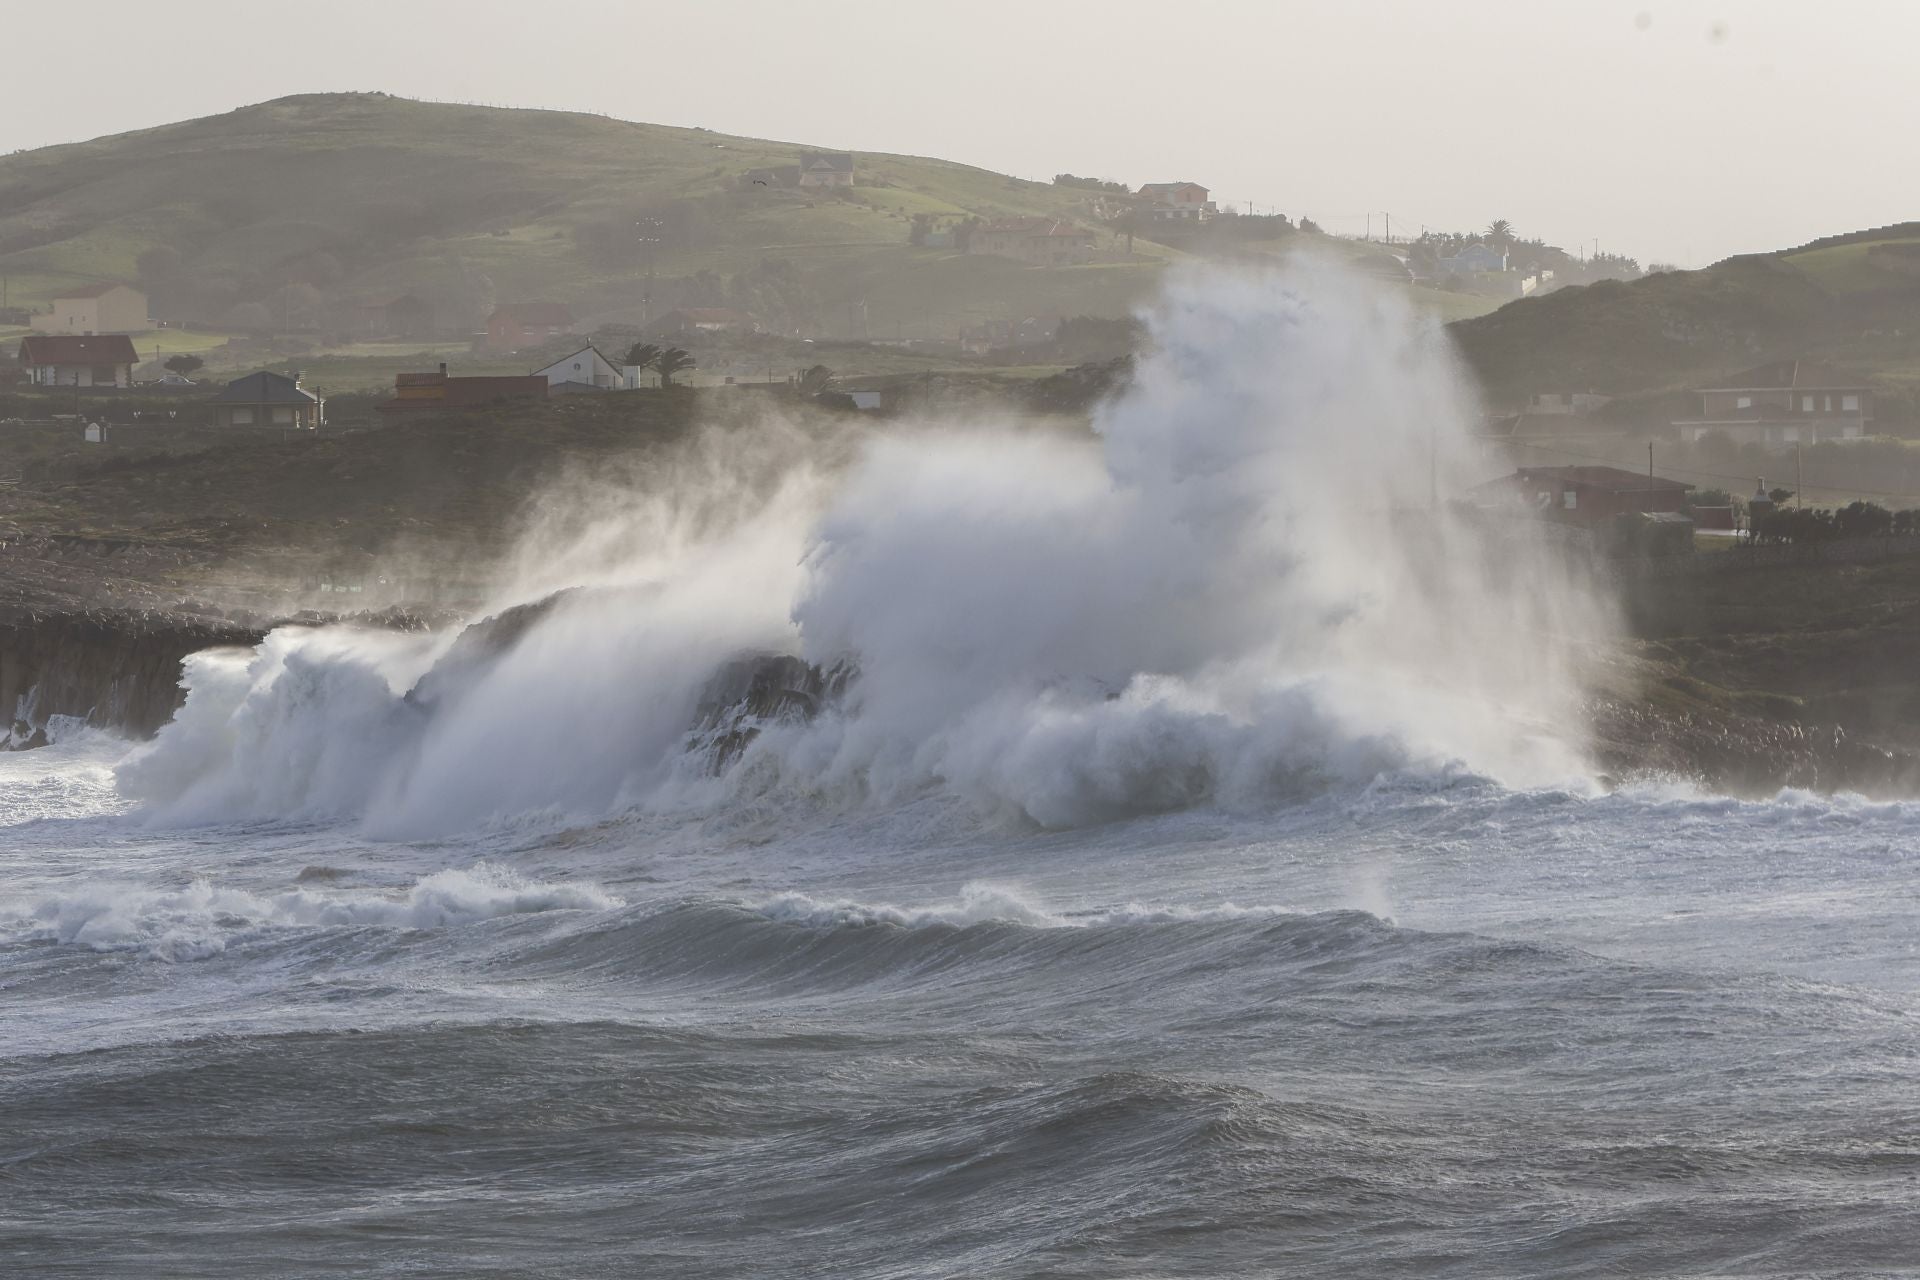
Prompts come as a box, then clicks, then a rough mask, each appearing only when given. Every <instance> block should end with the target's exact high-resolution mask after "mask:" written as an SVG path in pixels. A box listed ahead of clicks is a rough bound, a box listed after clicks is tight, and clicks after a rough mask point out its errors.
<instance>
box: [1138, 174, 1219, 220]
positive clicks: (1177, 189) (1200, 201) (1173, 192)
mask: <svg viewBox="0 0 1920 1280" xmlns="http://www.w3.org/2000/svg"><path fill="white" fill-rule="evenodd" d="M1139 194H1140V199H1141V201H1142V202H1143V203H1144V204H1145V206H1146V212H1147V216H1148V217H1149V218H1152V219H1153V220H1154V221H1155V222H1205V221H1206V220H1207V219H1209V218H1211V217H1213V215H1214V214H1215V213H1217V212H1219V210H1218V209H1217V208H1216V207H1215V205H1214V203H1213V201H1211V200H1209V199H1207V189H1206V188H1205V187H1203V186H1201V185H1200V184H1199V183H1197V182H1149V183H1147V184H1146V185H1145V186H1143V187H1141V188H1140V193H1139Z"/></svg>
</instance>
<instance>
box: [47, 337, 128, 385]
mask: <svg viewBox="0 0 1920 1280" xmlns="http://www.w3.org/2000/svg"><path fill="white" fill-rule="evenodd" d="M139 362H140V357H139V355H138V354H137V353H135V351H134V349H133V339H132V338H129V337H127V335H126V334H124V333H113V334H89V335H86V336H81V337H76V336H73V335H70V334H51V335H44V336H43V335H41V334H35V335H33V336H32V337H28V338H22V339H20V367H21V368H23V369H25V370H26V371H27V377H28V379H30V380H31V381H32V383H33V385H35V386H36V387H128V386H132V385H133V366H134V365H136V364H138V363H139Z"/></svg>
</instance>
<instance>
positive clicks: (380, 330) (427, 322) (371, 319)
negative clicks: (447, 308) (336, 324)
mask: <svg viewBox="0 0 1920 1280" xmlns="http://www.w3.org/2000/svg"><path fill="white" fill-rule="evenodd" d="M354 319H355V325H354V328H355V329H356V330H357V331H358V332H359V333H360V335H361V336H362V337H366V338H401V339H404V340H407V341H423V340H425V339H427V338H431V337H432V336H433V335H434V330H435V323H436V319H437V317H436V314H435V311H434V306H433V304H432V303H431V302H428V301H427V300H426V299H425V298H422V297H420V296H419V295H418V294H413V293H405V294H402V295H400V296H399V297H397V298H394V299H392V300H391V301H388V302H375V303H370V304H368V305H367V306H364V307H361V308H359V310H358V312H357V313H356V315H355V317H354Z"/></svg>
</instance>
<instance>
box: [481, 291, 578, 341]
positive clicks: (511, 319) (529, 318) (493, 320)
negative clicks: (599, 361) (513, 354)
mask: <svg viewBox="0 0 1920 1280" xmlns="http://www.w3.org/2000/svg"><path fill="white" fill-rule="evenodd" d="M572 332H573V312H572V311H570V310H568V309H567V307H566V306H565V305H564V304H563V303H558V302H515V303H511V304H509V305H507V306H504V307H501V308H499V309H498V310H496V311H495V312H494V313H493V314H492V315H491V316H488V317H487V346H488V347H489V348H490V349H492V350H494V351H519V350H521V349H522V348H524V347H537V346H540V345H541V344H542V343H544V342H546V341H548V340H549V339H551V338H559V337H563V336H565V335H566V334H569V333H572Z"/></svg>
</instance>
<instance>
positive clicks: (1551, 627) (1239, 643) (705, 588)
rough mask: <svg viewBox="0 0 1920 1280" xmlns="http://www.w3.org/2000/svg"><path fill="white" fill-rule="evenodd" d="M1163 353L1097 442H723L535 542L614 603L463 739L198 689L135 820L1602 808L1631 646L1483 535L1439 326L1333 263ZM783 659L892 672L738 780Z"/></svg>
mask: <svg viewBox="0 0 1920 1280" xmlns="http://www.w3.org/2000/svg"><path fill="white" fill-rule="evenodd" d="M1146 319H1147V323H1148V332H1149V347H1148V350H1147V351H1146V352H1145V353H1144V354H1143V355H1142V357H1141V358H1140V360H1139V361H1138V364H1137V368H1136V370H1135V373H1134V376H1133V378H1132V381H1131V384H1130V385H1129V386H1128V387H1127V388H1126V389H1125V390H1124V391H1123V392H1121V393H1120V394H1119V395H1118V396H1116V397H1115V398H1114V399H1112V400H1111V401H1110V402H1108V403H1106V404H1104V405H1102V406H1101V407H1099V409H1098V410H1097V411H1096V413H1095V416H1094V422H1093V426H1094V432H1093V434H1091V435H1081V434H1076V433H1072V432H1066V431H1060V430H1039V429H1035V428H1034V427H1033V425H1032V424H1026V423H1019V422H1012V421H1007V422H1000V423H985V424H981V423H972V424H968V425H964V426H963V425H959V424H953V423H939V422H929V421H912V422H905V423H901V424H898V425H897V427H895V428H893V429H882V430H874V431H871V432H869V433H866V434H864V435H851V434H848V435H839V436H835V437H833V439H832V440H831V442H830V444H831V447H830V448H829V449H826V450H822V451H821V452H822V453H823V454H829V455H831V454H838V453H845V454H847V455H850V460H849V461H845V462H842V461H841V460H840V459H839V458H838V457H816V456H814V455H813V454H810V453H809V452H807V450H806V449H805V448H804V447H803V446H804V443H805V440H806V436H805V433H803V432H799V431H796V430H795V429H794V428H793V427H792V426H791V425H790V424H786V423H782V422H778V421H776V422H772V423H769V424H767V426H766V428H765V430H764V432H763V433H762V435H763V437H764V439H765V441H766V445H765V449H764V451H763V452H760V453H755V452H753V451H752V449H750V448H748V447H746V446H745V445H744V444H743V439H744V438H743V437H742V435H741V434H740V433H739V432H738V431H737V430H735V431H733V432H729V433H724V434H715V433H709V434H708V435H707V436H704V437H702V438H701V441H700V442H699V443H698V444H697V446H696V448H695V451H694V453H693V455H692V456H693V459H694V461H693V462H691V463H689V462H686V461H685V460H682V461H681V462H680V463H677V464H676V465H674V466H673V467H671V468H669V472H668V473H669V474H671V475H672V476H673V477H675V478H676V480H677V485H669V486H662V485H660V484H658V483H657V482H656V483H655V484H653V485H651V486H648V487H646V488H644V489H642V490H641V491H639V492H628V493H627V494H626V496H625V498H624V500H623V501H622V502H618V503H615V502H609V501H607V500H606V499H607V489H606V486H605V485H604V484H602V485H600V486H599V490H598V495H599V496H598V500H596V501H593V502H575V503H572V504H570V505H569V504H560V505H559V507H558V509H561V510H566V511H572V512H580V511H587V512H590V515H589V516H587V517H580V518H571V519H563V520H559V521H557V522H549V523H548V525H547V526H546V527H545V528H544V529H543V530H542V531H541V532H540V534H539V536H537V537H530V538H529V540H528V545H529V546H530V547H538V551H537V553H535V552H529V553H528V554H527V555H526V556H524V557H523V558H522V560H521V561H520V574H519V576H520V579H521V585H520V587H519V588H518V594H517V598H519V599H525V598H528V597H529V596H531V595H536V594H538V593H539V592H542V591H546V590H551V589H553V588H555V587H560V586H568V585H574V584H577V583H587V584H590V587H591V589H589V590H582V591H575V592H571V593H569V594H567V595H566V596H564V597H561V598H559V599H557V600H556V601H554V603H553V604H552V605H551V606H550V607H548V608H546V609H545V610H544V612H543V613H542V615H541V616H540V617H539V618H538V620H537V621H535V622H534V623H533V624H532V625H531V626H530V627H529V628H528V629H527V630H526V632H525V634H524V635H521V636H519V637H518V638H517V640H516V642H515V643H513V644H511V645H508V646H505V647H504V648H503V650H502V651H501V652H499V653H497V654H494V655H492V656H490V657H489V659H488V660H487V661H486V662H484V663H480V664H477V665H475V666H473V667H472V668H471V669H466V670H463V671H462V672H461V673H460V674H459V678H458V679H457V680H453V679H448V680H444V681H442V682H441V685H440V687H439V688H438V690H437V693H436V696H435V698H434V699H433V700H432V702H431V705H430V706H429V705H426V704H424V703H423V702H422V701H421V700H420V699H413V700H409V699H408V698H407V697H406V693H407V689H408V688H409V687H410V685H409V684H408V683H407V681H406V680H405V679H403V678H397V677H395V676H394V675H393V674H392V664H391V663H389V664H388V674H387V675H385V676H377V675H376V668H378V666H379V664H378V663H377V662H374V661H373V660H371V659H370V658H369V657H367V656H366V654H365V653H364V652H362V651H361V650H360V648H359V647H358V646H361V645H363V644H371V643H375V642H372V641H362V640H357V639H341V638H337V637H329V638H327V639H325V640H316V639H314V638H313V634H312V633H306V634H303V636H302V637H300V638H297V639H290V638H288V637H287V636H285V635H276V636H275V637H273V638H271V639H270V640H269V642H268V643H267V645H265V646H263V648H262V655H265V656H264V657H259V656H257V657H256V659H255V660H254V661H253V662H252V663H250V664H247V665H246V666H245V668H244V671H242V670H239V669H236V668H234V667H233V665H232V664H231V663H230V662H229V663H228V664H227V665H226V666H224V667H219V668H218V669H217V670H216V668H215V665H214V664H210V663H207V662H196V665H195V666H194V667H193V669H191V670H190V671H189V681H190V683H191V684H192V694H191V696H190V698H189V702H188V707H187V709H186V710H185V711H184V712H183V713H182V715H181V717H180V718H179V720H178V721H177V722H176V723H175V724H174V725H171V726H169V727H168V728H167V729H166V730H164V731H163V732H162V734H161V735H160V738H159V739H158V740H157V742H156V743H155V744H154V745H153V747H152V748H151V749H149V750H148V751H147V752H145V753H143V754H142V756H141V757H140V758H139V759H138V760H136V761H135V762H133V763H132V764H130V765H129V766H128V767H127V769H126V770H125V771H124V774H123V779H122V782H123V787H124V788H125V789H126V790H127V791H128V793H129V794H132V795H136V796H138V797H139V798H141V799H143V800H145V801H146V802H147V803H148V804H149V805H150V806H151V808H152V811H153V812H154V813H156V814H161V815H165V816H166V817H167V819H168V820H190V821H214V820H220V819H222V818H223V817H239V816H247V817H263V816H271V815H273V814H275V813H280V814H284V813H288V812H298V811H301V810H302V809H313V808H318V809H324V810H326V811H329V812H340V811H352V812H357V813H359V814H361V815H363V816H364V818H365V820H366V826H367V829H368V830H369V832H370V833H372V834H375V835H393V836H418V835H429V834H437V833H444V832H455V831H459V830H463V829H466V828H469V827H471V826H473V825H474V824H476V823H479V822H483V821H486V820H488V819H492V818H498V817H500V816H503V815H512V814H526V813H538V812H552V813H554V814H556V815H560V816H564V817H567V818H580V817H592V816H598V815H601V814H605V813H607V812H609V811H613V810H618V809H621V808H623V807H630V806H634V805H652V806H663V805H671V806H684V805H687V804H695V805H705V804H711V803H725V802H727V801H729V800H739V799H742V798H744V796H745V794H746V793H749V792H752V793H758V794H760V795H763V796H765V795H769V794H779V795H782V796H786V797H789V798H792V799H795V800H797V801H799V802H801V803H809V802H817V801H819V800H822V799H830V800H832V802H834V803H849V802H851V803H859V804H865V803H887V802H890V801H891V800H894V799H897V798H899V797H901V796H904V795H909V794H918V793H920V792H923V791H926V790H928V789H937V788H947V789H950V790H952V791H955V792H957V793H960V794H962V795H965V796H967V797H969V798H970V799H972V800H973V801H974V802H975V803H976V804H977V805H978V806H979V807H980V808H981V809H982V810H983V811H985V812H987V813H989V814H998V815H1000V816H1002V817H1011V818H1014V819H1017V820H1020V821H1031V822H1037V823H1040V824H1043V825H1047V826H1071V825H1077V824H1084V823H1088V822H1097V821H1103V820H1108V819H1112V818H1116V817H1123V816H1126V815H1129V814H1135V813H1141V812H1149V811H1156V810H1166V809H1173V808H1180V807H1185V806H1192V805H1197V804H1206V803H1221V804H1228V805H1234V806H1258V805H1262V804H1270V803H1275V802H1285V801H1287V800H1289V799H1293V798H1297V797H1302V796H1306V795H1311V794H1315V793H1317V792H1320V791H1323V790H1325V789H1326V788H1328V787H1330V786H1343V785H1365V784H1366V783H1368V782H1370V781H1371V780H1373V779H1374V778H1376V777H1378V776H1380V775H1382V774H1383V773H1392V772H1395V771H1409V770H1411V771H1418V772H1420V773H1423V774H1426V775H1428V776H1433V777H1438V778H1445V777H1449V776H1457V775H1460V774H1469V773H1471V774H1481V775H1487V776H1491V777H1494V778H1496V779H1498V780H1500V781H1502V782H1505V783H1509V784H1515V785H1526V784H1533V783H1544V782H1559V781H1564V780H1566V779H1568V778H1570V777H1573V776H1575V775H1577V774H1578V773H1579V772H1580V771H1581V764H1580V755H1579V734H1578V731H1577V725H1578V681H1577V679H1576V678H1575V677H1576V674H1577V670H1576V669H1577V665H1578V659H1579V656H1580V652H1581V651H1580V647H1579V644H1580V643H1583V642H1585V641H1587V640H1591V639H1592V638H1594V637H1597V636H1601V635H1604V633H1605V622H1606V618H1605V611H1604V610H1603V609H1602V608H1601V607H1600V606H1599V605H1598V604H1597V603H1596V602H1595V601H1593V600H1591V599H1590V598H1588V597H1587V596H1585V595H1584V594H1583V593H1582V592H1580V591H1579V590H1577V589H1575V588H1574V587H1572V586H1571V585H1569V583H1568V582H1567V581H1566V579H1565V578H1564V576H1563V575H1562V574H1560V573H1558V572H1557V571H1556V570H1555V569H1554V567H1553V566H1552V565H1550V564H1548V563H1547V562H1546V561H1545V560H1544V559H1542V558H1541V557H1540V556H1539V554H1538V552H1537V550H1536V549H1534V548H1533V546H1532V545H1531V543H1530V542H1529V541H1528V540H1526V539H1523V538H1508V539H1504V540H1502V539H1497V538H1492V537H1490V536H1489V535H1488V533H1487V531H1486V529H1485V528H1483V527H1482V526H1481V525H1480V524H1479V523H1478V522H1476V521H1475V520H1473V519H1472V518H1470V517H1469V516H1468V515H1466V514H1464V513H1463V512H1462V511H1461V510H1459V509H1458V508H1456V507H1455V506H1454V505H1453V504H1452V503H1451V502H1450V501H1449V500H1448V499H1449V497H1450V496H1451V495H1454V494H1457V493H1458V492H1459V491H1460V490H1461V489H1462V487H1463V486H1464V484H1465V483H1466V482H1467V481H1468V480H1470V479H1474V478H1478V477H1477V475H1476V474H1475V468H1476V466H1477V465H1478V459H1477V457H1476V452H1475V447H1474V442H1473V438H1472V437H1473V434H1474V423H1475V421H1476V417H1477V411H1476V408H1475V405H1474V401H1473V398H1472V396H1471V394H1470V392H1469V390H1468V389H1467V388H1466V387H1465V386H1464V384H1463V382H1462V379H1461V377H1460V375H1459V373H1458V370H1457V367H1456V363H1455V361H1454V360H1453V358H1452V356H1451V353H1450V351H1449V349H1448V347H1447V344H1446V340H1445V338H1444V336H1443V335H1442V334H1441V333H1440V332H1439V331H1438V329H1437V328H1436V327H1435V326H1433V325H1432V324H1430V323H1428V322H1427V321H1425V320H1423V319H1422V318H1421V317H1419V316H1418V315H1416V314H1415V313H1414V312H1412V310H1411V309H1410V308H1409V307H1408V306H1407V304H1406V303H1405V302H1404V301H1403V300H1402V299H1400V298H1398V297H1397V296H1395V295H1393V294H1391V293H1388V292H1386V291H1384V290H1382V289H1380V288H1379V287H1377V286H1374V285H1372V284H1369V283H1367V282H1365V281H1362V280H1359V279H1356V278H1354V277H1353V276H1352V275H1351V274H1350V273H1347V272H1344V271H1342V270H1340V269H1338V268H1336V267H1332V266H1328V265H1325V264H1318V263H1311V262H1300V263H1296V264H1294V265H1293V266H1292V267H1291V268H1289V269H1288V270H1287V271H1286V272H1284V273H1252V274H1248V273H1225V272H1217V271H1208V272H1193V273H1189V274H1186V275H1183V276H1181V277H1179V278H1178V279H1176V280H1175V281H1174V282H1173V283H1172V284H1171V286H1170V287H1169V288H1168V290H1167V291H1166V293H1165V295H1164V296H1163V298H1162V299H1161V300H1160V301H1159V302H1158V303H1157V304H1156V305H1155V306H1154V307H1153V308H1152V309H1151V310H1150V311H1149V312H1148V313H1147V316H1146ZM549 505H550V506H551V505H554V504H549ZM514 598H516V596H515V594H514V593H512V592H509V593H505V594H504V596H503V599H504V600H511V599H514ZM321 634H325V633H321ZM1575 638H1578V641H1576V639H1575ZM443 647H444V645H443ZM755 650H757V651H766V652H775V653H785V654H797V655H799V656H802V657H804V658H805V659H807V660H808V661H811V662H814V663H818V664H820V665H822V666H827V665H836V664H844V665H845V666H846V667H849V668H851V669H853V670H855V671H857V675H856V676H855V678H854V679H853V680H852V681H851V683H850V684H849V686H848V689H847V692H846V694H845V696H844V697H843V698H842V699H841V700H840V702H839V703H838V704H837V705H836V706H834V707H832V708H829V709H828V710H827V711H826V712H825V713H824V714H821V715H818V716H815V717H813V718H811V719H809V720H806V721H804V722H795V723H788V724H783V725H773V726H768V727H767V728H766V730H765V731H764V732H761V733H760V734H759V736H758V737H756V738H754V739H753V741H752V742H751V743H750V744H749V745H748V746H747V748H746V750H745V751H744V752H742V753H740V754H739V755H738V758H737V759H733V760H732V763H731V764H730V771H729V776H728V777H726V778H724V779H721V780H719V781H718V782H717V783H716V781H715V780H714V779H712V778H709V777H706V776H705V775H704V769H703V759H704V758H701V759H696V758H694V757H690V756H688V755H687V754H686V749H687V746H688V734H687V730H688V727H689V723H690V721H691V719H692V717H693V715H694V711H695V704H696V702H697V699H698V697H699V691H700V689H701V688H702V686H703V684H704V682H705V680H706V679H707V678H708V677H709V676H710V675H711V674H712V672H713V671H714V670H715V669H716V667H717V666H718V665H719V664H721V663H723V662H725V661H726V660H727V659H729V658H730V657H732V656H733V655H735V654H738V653H740V652H742V651H755ZM274 655H278V656H277V657H275V656H274ZM216 686H217V687H216ZM336 700H347V701H349V702H351V703H352V704H353V705H352V706H351V707H329V704H330V703H331V702H334V701H336ZM282 733H285V734H298V735H302V737H303V741H302V742H300V743H286V742H279V741H276V735H277V734H282ZM314 734H320V735H322V736H329V735H331V736H337V737H347V738H350V740H347V741H339V742H331V743H316V742H313V741H311V740H310V739H311V737H312V735H314Z"/></svg>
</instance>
